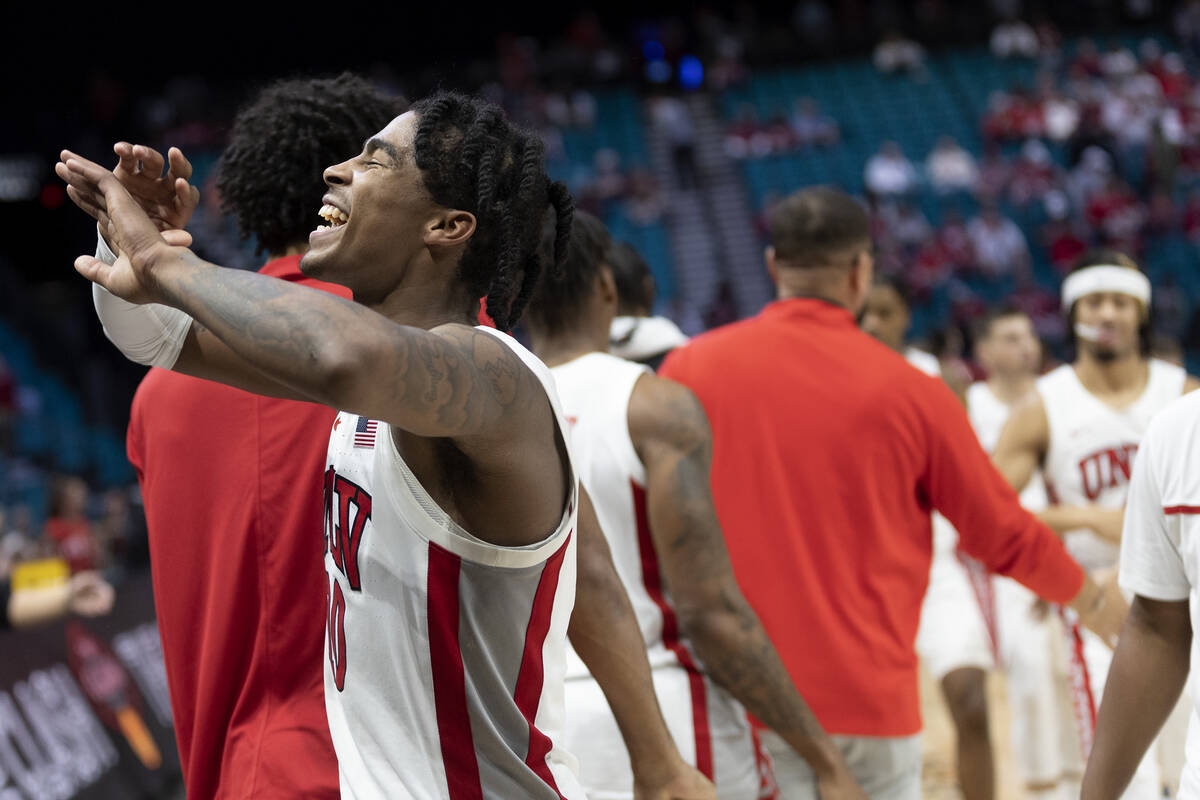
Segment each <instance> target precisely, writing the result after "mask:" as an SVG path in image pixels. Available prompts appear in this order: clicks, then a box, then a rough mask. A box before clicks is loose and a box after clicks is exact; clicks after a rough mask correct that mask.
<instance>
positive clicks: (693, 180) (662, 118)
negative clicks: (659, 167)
mask: <svg viewBox="0 0 1200 800" xmlns="http://www.w3.org/2000/svg"><path fill="white" fill-rule="evenodd" d="M650 118H651V122H652V124H653V125H654V127H655V128H657V129H658V131H659V133H660V135H661V136H663V138H664V139H665V140H666V142H667V145H668V146H669V147H670V149H671V160H672V162H673V163H674V165H675V175H676V177H677V179H678V180H679V186H680V188H683V189H694V188H696V187H697V186H698V185H699V183H700V171H699V166H698V165H697V163H696V126H695V123H693V122H692V112H691V111H689V110H688V107H687V104H686V103H685V102H683V100H682V99H681V98H678V97H670V96H664V97H659V98H656V99H655V100H654V102H653V103H652V104H651V106H650Z"/></svg>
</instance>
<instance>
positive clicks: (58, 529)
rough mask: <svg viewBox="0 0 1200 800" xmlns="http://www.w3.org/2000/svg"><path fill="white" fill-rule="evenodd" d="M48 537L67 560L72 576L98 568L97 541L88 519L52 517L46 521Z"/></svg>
mask: <svg viewBox="0 0 1200 800" xmlns="http://www.w3.org/2000/svg"><path fill="white" fill-rule="evenodd" d="M46 535H47V536H49V537H50V540H51V541H53V542H54V544H55V545H56V547H57V548H58V554H59V555H60V556H62V557H63V558H64V559H65V560H66V562H67V565H68V566H69V567H70V569H71V574H72V575H74V574H75V573H76V572H83V571H85V570H89V569H95V568H96V540H95V538H94V537H93V536H92V526H91V524H90V523H89V522H88V521H87V520H86V519H65V518H63V517H52V518H51V519H48V520H46Z"/></svg>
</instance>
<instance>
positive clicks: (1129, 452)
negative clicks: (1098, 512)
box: [1079, 444, 1138, 500]
mask: <svg viewBox="0 0 1200 800" xmlns="http://www.w3.org/2000/svg"><path fill="white" fill-rule="evenodd" d="M1137 449H1138V446H1137V445H1136V444H1123V445H1119V446H1118V447H1108V448H1105V449H1104V450H1100V451H1098V452H1095V453H1092V454H1091V455H1090V456H1087V457H1086V458H1084V459H1083V460H1082V461H1080V462H1079V475H1080V477H1081V478H1082V479H1083V493H1084V494H1085V495H1087V498H1088V500H1096V498H1098V497H1099V496H1100V494H1101V493H1102V492H1103V491H1104V490H1105V489H1115V488H1116V487H1118V486H1121V485H1123V484H1126V483H1129V472H1130V469H1131V468H1132V466H1133V457H1134V455H1135V454H1136V453H1137Z"/></svg>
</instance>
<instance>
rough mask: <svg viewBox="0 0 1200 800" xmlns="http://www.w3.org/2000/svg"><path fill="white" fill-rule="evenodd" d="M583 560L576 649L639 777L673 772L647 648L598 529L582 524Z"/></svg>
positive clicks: (574, 618)
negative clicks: (669, 767)
mask: <svg viewBox="0 0 1200 800" xmlns="http://www.w3.org/2000/svg"><path fill="white" fill-rule="evenodd" d="M582 515H583V509H582V504H581V517H582ZM593 519H594V518H593ZM577 558H578V584H577V588H576V591H575V610H574V613H572V615H571V625H570V627H569V629H568V635H569V636H570V639H571V646H572V647H574V648H575V652H576V653H578V654H579V657H580V658H581V659H582V660H583V663H584V664H586V665H587V668H588V670H589V671H590V672H591V674H592V677H593V678H595V680H596V683H597V684H598V685H599V686H600V689H601V691H603V692H604V696H605V698H606V699H607V700H608V704H609V707H610V708H611V709H612V712H613V716H614V717H615V718H616V721H617V727H618V728H620V730H621V736H622V738H623V739H624V740H625V746H626V748H627V749H628V750H629V758H630V763H631V765H632V767H633V771H634V774H635V775H639V776H641V775H645V773H646V772H647V771H651V770H654V769H656V768H663V767H665V766H667V765H672V766H673V765H674V764H675V763H676V761H677V760H678V758H679V755H678V751H677V750H676V748H675V745H674V743H673V742H672V740H671V734H670V732H669V731H668V730H667V725H666V722H665V721H664V720H663V717H662V710H661V709H660V708H659V705H658V696H657V695H656V694H655V693H654V683H653V681H652V680H651V677H650V662H649V661H648V660H647V658H646V643H645V641H643V639H642V634H641V630H640V629H639V627H638V623H637V616H636V615H635V614H634V612H633V606H632V605H631V604H630V602H629V596H628V595H627V594H626V593H625V587H624V586H623V585H622V584H621V578H620V576H618V575H617V570H616V567H614V566H613V563H612V555H611V553H610V552H609V549H608V543H607V542H606V541H605V540H604V534H603V533H602V532H601V531H600V528H599V524H598V523H597V524H594V525H593V524H587V523H585V521H584V520H583V519H582V518H581V519H580V524H579V546H578V554H577Z"/></svg>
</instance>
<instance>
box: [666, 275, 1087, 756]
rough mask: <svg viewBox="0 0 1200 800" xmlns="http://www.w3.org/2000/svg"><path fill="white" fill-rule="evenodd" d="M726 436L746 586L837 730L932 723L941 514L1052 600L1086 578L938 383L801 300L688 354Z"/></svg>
mask: <svg viewBox="0 0 1200 800" xmlns="http://www.w3.org/2000/svg"><path fill="white" fill-rule="evenodd" d="M660 372H661V374H663V375H665V376H666V377H669V378H673V379H674V380H677V381H679V382H681V383H683V384H685V385H687V386H688V387H690V388H691V389H692V391H694V392H695V393H696V395H697V397H699V399H700V402H701V403H702V404H703V405H704V409H705V411H706V412H707V413H708V418H709V421H710V423H711V425H712V430H713V440H714V448H713V467H712V485H713V494H714V497H715V500H716V507H717V514H718V516H719V517H720V521H721V525H722V527H723V529H724V531H725V539H726V542H727V543H728V545H729V555H730V558H731V559H732V562H733V567H734V571H735V572H736V574H737V577H738V581H739V583H740V584H741V587H742V591H743V592H744V593H745V595H746V597H747V599H748V600H749V601H750V603H751V605H753V607H754V609H755V610H756V611H757V612H758V614H759V616H760V618H761V619H762V622H763V625H765V626H766V629H767V631H768V633H769V634H770V636H771V639H772V640H773V641H774V643H775V646H776V647H777V648H778V650H779V653H780V655H781V656H782V658H783V661H784V663H785V664H786V665H787V668H788V671H789V672H790V673H791V676H792V679H793V680H794V681H795V683H796V686H797V688H798V689H799V690H800V692H801V693H802V694H803V695H804V697H805V699H806V700H807V701H808V703H809V705H810V706H811V707H812V709H813V711H814V713H815V714H816V715H817V718H818V719H819V720H820V721H821V723H822V724H823V725H824V726H825V728H826V730H828V731H829V732H830V733H834V734H844V735H858V736H892V737H896V736H909V735H912V734H915V733H917V732H918V731H919V730H920V728H921V716H920V701H919V698H918V691H917V656H916V653H915V651H914V648H913V643H914V640H915V638H916V634H917V622H918V620H919V618H920V614H921V601H922V598H923V597H924V594H925V588H926V584H927V583H928V580H929V563H930V558H931V553H932V544H933V543H932V534H931V530H930V518H929V515H930V511H931V509H933V508H936V509H938V510H940V511H941V512H942V513H943V514H945V515H946V516H947V517H949V519H950V521H951V522H953V523H954V526H955V527H956V528H957V529H958V531H959V535H960V540H961V544H962V547H963V549H964V550H966V552H967V553H968V554H970V555H972V556H974V557H975V558H977V559H979V560H980V561H982V562H983V563H984V564H986V565H987V566H988V567H990V568H991V569H992V570H994V571H995V572H998V573H1001V574H1004V575H1009V576H1011V577H1013V578H1016V579H1017V580H1019V581H1020V582H1022V583H1024V584H1026V585H1027V586H1029V587H1030V588H1032V589H1033V590H1034V591H1036V592H1037V593H1039V594H1041V595H1042V596H1043V597H1046V598H1048V599H1050V600H1053V601H1057V602H1067V601H1069V600H1071V599H1072V598H1073V597H1074V596H1075V594H1076V593H1077V592H1078V591H1079V589H1080V588H1081V586H1082V583H1083V573H1082V572H1081V571H1080V569H1079V567H1078V565H1076V564H1075V563H1074V562H1073V561H1072V560H1071V559H1070V557H1069V556H1068V555H1067V553H1066V551H1065V550H1064V549H1063V546H1062V544H1061V543H1060V542H1059V540H1058V539H1057V538H1055V536H1054V534H1053V533H1051V531H1050V530H1049V529H1048V528H1046V527H1045V526H1044V525H1042V524H1041V523H1040V522H1038V521H1037V520H1036V519H1035V518H1034V517H1032V516H1031V515H1029V514H1028V513H1027V512H1025V511H1024V510H1023V509H1022V508H1021V506H1020V505H1019V503H1018V501H1017V496H1016V493H1014V492H1013V491H1012V489H1011V488H1010V487H1009V486H1008V484H1007V483H1005V481H1004V479H1003V478H1002V477H1001V476H1000V474H999V473H997V472H996V470H995V469H994V468H993V467H992V464H991V462H990V460H989V459H988V456H987V455H986V454H985V453H984V452H983V449H982V448H981V447H980V445H979V442H978V440H977V439H976V438H975V433H974V432H973V431H972V429H971V425H970V423H969V422H968V420H967V415H966V411H965V410H964V408H963V407H962V405H961V403H959V401H958V400H957V399H956V398H955V396H954V395H953V393H952V392H951V391H950V390H949V389H948V388H947V387H946V386H945V385H944V384H943V383H942V382H941V381H940V380H938V379H936V378H931V377H929V376H926V375H924V374H923V373H921V372H919V371H917V370H916V369H914V368H913V367H911V366H910V365H909V364H908V363H907V362H906V361H905V360H904V359H903V358H902V357H900V356H899V355H897V354H896V353H894V352H892V351H891V350H889V349H888V348H886V347H885V346H883V345H882V344H880V343H879V342H877V341H875V340H874V339H872V338H871V337H869V336H867V335H866V334H864V333H862V332H861V331H859V330H858V328H857V326H856V325H855V323H854V318H853V317H852V316H851V315H850V313H849V312H848V311H846V310H845V309H842V308H839V307H837V306H835V305H832V304H829V303H826V302H824V301H821V300H814V299H807V298H800V299H791V300H782V301H778V302H775V303H772V304H770V305H769V306H767V307H766V309H764V310H763V312H762V313H761V314H759V315H758V316H757V317H755V318H753V319H750V320H746V321H743V322H739V323H736V324H733V325H730V326H728V327H725V328H722V329H718V330H715V331H711V332H710V333H708V334H705V335H703V336H700V337H698V338H696V339H693V340H692V341H691V343H689V344H687V345H685V346H683V347H680V348H678V349H676V350H675V351H673V352H672V353H671V355H669V356H668V357H667V359H666V361H665V362H664V364H663V366H662V369H661V370H660Z"/></svg>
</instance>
